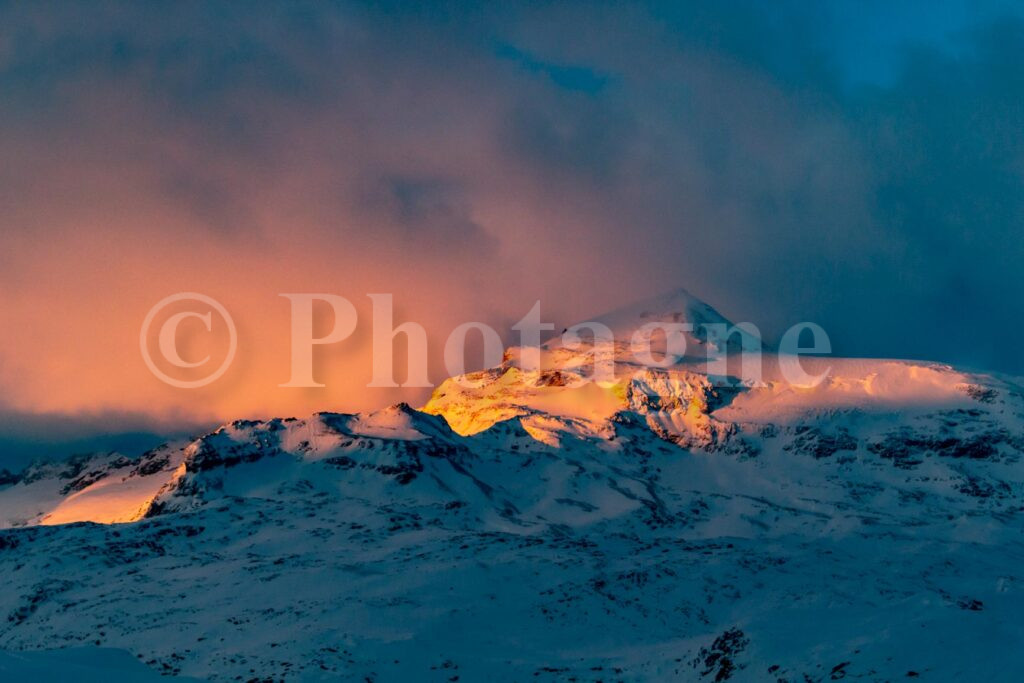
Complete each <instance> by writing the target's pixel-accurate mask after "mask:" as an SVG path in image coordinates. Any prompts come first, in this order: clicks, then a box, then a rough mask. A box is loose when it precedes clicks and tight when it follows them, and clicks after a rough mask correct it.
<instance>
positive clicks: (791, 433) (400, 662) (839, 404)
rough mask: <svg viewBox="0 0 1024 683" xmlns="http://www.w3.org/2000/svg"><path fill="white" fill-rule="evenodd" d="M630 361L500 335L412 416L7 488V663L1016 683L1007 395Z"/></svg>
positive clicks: (283, 434) (953, 377)
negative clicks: (750, 380)
mask: <svg viewBox="0 0 1024 683" xmlns="http://www.w3.org/2000/svg"><path fill="white" fill-rule="evenodd" d="M669 299H670V300H671V302H672V303H670V304H669V305H667V306H659V307H652V306H649V305H646V304H645V305H644V306H643V308H644V310H647V309H651V310H653V311H655V312H654V313H653V314H652V315H653V316H654V317H658V316H664V315H669V316H670V317H673V318H674V316H675V314H676V313H680V312H681V311H679V310H676V309H679V308H680V306H679V305H678V302H679V301H680V300H682V299H681V295H679V294H678V293H677V294H673V295H671V296H670V297H669ZM684 301H685V303H686V306H687V307H686V308H684V309H683V310H682V313H683V314H684V316H689V315H693V312H694V311H696V312H698V313H699V314H700V315H703V316H706V319H715V320H717V318H714V316H717V313H715V314H714V316H713V315H712V313H713V309H710V307H707V309H706V310H705V309H704V308H701V307H700V305H699V302H697V303H694V301H695V300H694V301H691V300H690V299H685V300H684ZM635 311H636V307H633V308H631V309H629V312H627V313H625V314H620V313H616V314H614V315H611V316H609V317H608V318H607V319H608V320H609V321H610V322H611V323H614V324H615V325H619V324H620V321H622V320H625V322H621V324H622V325H631V324H635V323H636V318H637V317H638V316H637V315H635ZM709 311H711V312H709ZM640 317H641V318H642V316H640ZM650 317H651V316H647V318H650ZM718 317H720V316H718ZM723 320H724V319H723ZM625 351H627V349H622V348H619V349H617V350H616V380H615V381H614V382H611V383H605V384H604V385H598V384H595V383H587V384H584V385H583V386H581V387H575V388H574V387H573V385H574V383H575V380H577V379H579V377H580V376H581V375H582V374H584V373H585V363H584V360H585V359H584V357H585V355H586V354H582V353H579V351H578V350H573V351H570V350H568V349H561V348H559V347H557V346H554V345H551V346H548V348H547V349H546V350H545V364H544V365H542V368H543V369H541V370H525V369H523V368H522V367H521V366H520V364H519V362H518V359H519V358H520V357H521V356H520V355H519V351H518V350H516V349H510V350H509V352H508V353H506V356H505V362H504V363H503V364H502V366H501V367H498V368H493V369H490V370H486V371H483V372H480V373H472V374H471V375H469V376H467V377H466V378H463V379H464V380H469V382H468V383H467V382H465V381H463V382H460V381H458V380H456V379H453V380H449V381H448V382H446V383H444V384H443V385H442V386H440V387H438V389H437V391H436V392H435V393H434V396H433V397H432V398H431V400H430V401H429V402H428V403H427V404H426V405H425V406H423V408H422V410H416V409H413V408H411V407H409V406H407V405H404V404H400V405H397V406H392V407H390V408H386V409H384V410H380V411H374V412H369V413H364V414H357V415H347V414H337V413H319V414H316V415H313V416H310V417H308V418H305V419H294V418H289V419H275V420H270V421H266V422H262V421H236V422H233V423H230V424H227V425H224V426H223V427H221V428H220V429H218V430H216V431H214V432H212V433H210V434H207V435H204V436H202V437H200V438H198V439H196V440H194V441H192V442H190V443H180V444H168V445H166V446H164V447H161V448H159V449H156V450H155V451H152V452H150V453H147V454H146V455H145V456H143V457H142V458H141V459H138V460H129V459H126V458H121V457H118V456H116V455H109V454H108V455H101V456H95V457H92V458H79V459H76V460H73V461H68V462H65V463H56V464H50V465H37V466H34V467H32V468H29V469H28V470H26V471H25V472H23V473H21V474H20V475H17V476H11V477H7V478H6V479H5V481H6V485H5V486H4V487H3V488H0V521H2V523H3V524H4V525H5V526H6V527H9V528H8V529H7V530H5V531H2V532H0V563H2V567H3V571H4V576H5V578H6V579H7V583H8V590H7V591H5V593H4V595H3V597H2V599H0V613H6V614H7V620H6V623H0V649H3V650H7V651H18V650H35V649H39V648H42V647H49V648H52V647H58V646H80V645H85V644H91V645H98V646H102V647H109V648H119V649H124V650H128V651H129V652H131V653H132V654H133V655H135V656H136V657H138V658H139V659H140V660H141V661H143V662H145V663H146V664H148V665H149V666H150V667H152V668H154V669H156V670H158V671H160V672H163V673H167V674H181V675H188V676H194V677H198V678H204V679H216V680H251V679H257V680H261V679H265V678H273V679H285V680H339V679H340V680H367V679H369V680H379V681H385V680H394V681H401V680H443V681H452V680H483V679H488V680H509V681H519V680H525V679H531V680H587V681H598V680H602V681H606V680H665V679H680V680H709V681H710V680H715V681H724V680H741V681H744V680H766V679H767V680H776V681H778V680H784V681H807V680H811V681H823V680H837V679H839V678H844V677H849V678H860V679H862V680H894V679H901V680H902V679H905V678H908V677H909V678H916V677H920V678H926V679H928V680H960V679H963V678H971V679H985V680H1013V675H1012V672H1013V671H1015V669H1016V668H1019V665H1020V661H1019V660H1020V655H1019V654H1017V653H1018V650H1019V643H1020V641H1021V637H1022V635H1024V628H1022V627H1021V626H1020V620H1019V616H1018V615H1019V612H1020V610H1021V608H1022V607H1024V599H1022V596H1024V578H1022V574H1021V569H1020V567H1021V566H1022V564H1021V560H1022V559H1024V543H1022V531H1024V528H1022V525H1021V520H1020V512H1021V496H1022V493H1024V465H1022V463H1021V455H1022V454H1024V391H1022V390H1021V387H1020V385H1019V384H1018V383H1016V382H1015V381H1014V380H1012V379H1009V378H999V377H995V376H989V375H984V374H976V373H966V372H962V371H959V370H956V369H954V368H950V367H948V366H942V365H937V364H932V363H918V362H912V361H889V360H874V361H871V360H843V359H834V358H829V359H818V360H817V361H811V362H810V363H808V364H806V367H807V368H808V369H809V371H814V369H813V368H814V366H815V364H818V365H819V366H824V365H830V366H831V367H832V369H833V371H832V374H831V376H830V378H829V379H828V380H827V381H826V382H825V383H824V384H822V385H820V386H818V387H815V388H806V389H805V388H798V387H793V386H790V385H788V384H787V383H785V382H784V381H781V380H780V379H779V373H778V371H777V368H774V367H772V366H770V365H769V366H768V367H766V369H765V372H764V376H763V382H762V383H760V384H757V385H749V386H748V385H742V384H735V383H734V384H730V385H729V386H720V383H719V382H715V381H712V380H711V379H710V378H708V377H707V375H706V374H702V373H701V372H700V371H699V366H698V365H697V364H695V363H694V362H693V361H692V360H691V359H683V360H681V361H680V363H678V364H677V365H674V366H672V367H669V368H664V369H650V368H643V367H640V366H638V365H637V364H636V363H634V362H633V361H632V360H631V359H630V358H629V356H628V354H626V353H625ZM722 352H723V353H726V354H728V353H729V350H728V349H727V348H724V349H722ZM70 522H85V523H78V524H71V523H70ZM96 522H100V523H99V524H97V523H96ZM113 522H132V523H125V524H113Z"/></svg>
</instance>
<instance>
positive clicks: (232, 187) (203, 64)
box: [0, 2, 1024, 420]
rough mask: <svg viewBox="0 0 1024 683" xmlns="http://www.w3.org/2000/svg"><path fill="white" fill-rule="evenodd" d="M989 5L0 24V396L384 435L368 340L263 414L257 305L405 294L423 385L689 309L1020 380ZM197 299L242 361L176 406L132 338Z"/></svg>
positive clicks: (410, 9) (334, 8)
mask: <svg viewBox="0 0 1024 683" xmlns="http://www.w3.org/2000/svg"><path fill="white" fill-rule="evenodd" d="M958 7H959V6H958ZM1002 12H1003V10H1002V9H1000V8H996V7H995V6H992V7H984V8H981V9H974V8H973V6H971V5H966V4H965V5H963V7H960V8H959V9H957V11H956V12H953V11H950V12H946V13H941V15H935V14H934V13H932V12H931V9H930V7H929V6H925V5H922V6H921V7H918V8H916V9H915V8H914V7H910V8H909V9H906V10H905V11H900V12H895V13H893V12H891V11H890V10H888V9H886V8H884V7H881V6H877V7H875V6H870V7H869V6H863V5H862V4H860V3H857V4H850V5H845V4H842V3H840V4H836V5H831V6H817V5H816V6H813V7H812V6H808V5H807V4H806V3H773V4H772V5H771V6H767V5H764V4H763V3H753V2H752V3H740V4H733V5H730V6H728V7H727V6H718V5H714V4H711V5H709V4H708V3H648V4H645V5H642V6H641V5H634V6H629V7H625V6H620V5H598V6H595V5H593V4H592V3H586V4H576V3H559V4H557V5H536V6H518V7H511V6H503V7H499V6H490V7H473V8H471V7H466V6H463V5H460V4H457V3H435V4H421V5H416V6H410V5H408V4H406V3H378V4H374V5H372V6H363V5H354V4H353V5H349V4H344V3H343V4H340V5H331V6H326V5H322V4H304V3H283V4H277V5H261V6H260V7H259V8H258V9H254V8H244V9H243V8H239V7H237V6H234V5H231V4H220V3H210V4H204V5H188V6H184V7H174V8H170V7H167V8H163V7H160V6H156V5H121V4H113V3H112V4H109V5H108V4H101V5H97V6H94V7H91V8H89V9H86V8H84V7H80V6H75V5H66V4H53V5H43V4H35V5H31V6H25V5H22V6H13V5H7V6H4V8H3V9H0V27H2V28H0V114H2V117H0V154H2V155H3V157H4V159H5V160H9V163H7V164H4V165H3V167H2V168H0V213H2V215H3V217H4V218H3V222H2V224H0V230H2V231H3V236H4V238H5V245H6V248H5V250H3V251H2V252H0V315H2V317H3V320H2V322H3V324H4V329H5V331H6V337H5V340H4V342H3V344H2V345H0V359H2V361H3V365H2V367H0V386H2V387H3V389H4V390H5V392H7V394H8V395H9V397H10V402H11V405H12V406H14V407H15V409H17V410H19V411H23V412H27V413H31V412H47V411H49V412H58V413H74V412H76V411H80V410H82V409H83V408H88V409H91V410H100V411H118V410H126V409H131V408H133V407H134V406H137V405H140V404H142V405H146V406H147V411H151V412H152V413H153V414H154V415H159V414H163V413H168V414H178V413H176V412H175V411H178V412H180V411H185V412H186V413H188V414H190V415H191V416H192V417H193V418H195V419H199V418H202V419H203V420H205V419H207V418H210V419H212V418H217V419H229V418H233V417H239V416H242V415H246V416H248V415H250V414H254V413H259V414H268V413H289V414H301V413H303V412H311V411H312V410H318V409H324V408H344V409H356V408H364V407H375V406H377V405H379V404H380V403H382V402H383V401H384V398H385V397H382V396H378V395H376V394H374V392H369V391H367V390H366V388H365V383H366V382H365V381H364V380H363V379H362V375H361V374H360V373H361V372H362V371H363V370H365V368H366V366H367V365H368V359H367V358H366V357H365V355H360V354H365V353H366V350H367V349H368V345H367V344H366V343H365V339H364V338H363V337H359V338H357V339H353V340H352V342H351V343H350V344H348V345H345V346H344V347H343V348H341V347H339V349H338V350H337V353H336V354H334V355H330V356H329V358H328V359H327V361H325V362H326V363H327V367H325V373H326V374H327V375H328V376H330V377H332V378H334V380H335V381H334V382H333V383H332V385H331V387H330V388H329V389H328V390H325V391H322V392H319V393H312V394H309V395H307V394H303V395H301V396H296V395H295V394H291V393H288V392H287V391H285V390H280V389H277V387H276V385H277V384H278V383H279V382H281V381H283V379H278V378H283V377H284V376H285V375H286V373H287V368H285V367H283V366H284V364H285V363H286V362H287V348H286V344H287V337H286V334H285V333H284V330H286V329H287V307H286V306H284V305H281V301H278V297H277V294H278V293H280V292H288V291H329V292H335V293H339V294H343V295H346V296H349V297H350V298H352V299H353V301H360V302H361V301H362V300H363V299H365V296H364V295H365V294H366V293H368V292H380V291H390V292H392V293H394V294H395V299H396V302H398V304H399V306H400V307H401V311H400V316H402V317H405V318H408V319H414V320H416V321H418V322H422V323H423V324H424V325H425V326H427V327H428V329H429V330H430V332H431V337H432V341H433V342H435V343H434V344H433V346H434V347H437V348H438V350H437V352H436V353H435V354H434V355H433V356H432V362H433V366H434V376H435V377H437V378H438V379H440V377H441V375H442V374H443V368H442V367H441V366H440V364H439V356H440V350H439V347H440V346H441V345H443V340H444V337H445V335H446V334H447V332H448V331H449V330H450V329H452V328H453V327H454V326H455V325H456V324H458V323H460V322H464V321H467V320H481V319H484V320H486V321H487V322H490V323H491V324H494V325H496V326H501V325H505V324H506V323H508V322H510V321H515V320H517V319H518V318H519V317H520V316H521V315H522V314H523V313H524V312H525V311H526V310H528V308H529V306H530V305H531V304H532V302H533V301H536V300H537V299H541V300H542V302H543V303H544V307H545V311H546V312H548V314H550V316H551V318H552V319H555V320H556V321H557V322H569V321H572V320H574V319H578V318H581V317H584V316H586V315H590V314H593V313H597V312H600V311H603V310H607V309H610V308H614V307H616V306H618V305H620V304H623V303H626V302H628V301H630V300H632V299H636V298H640V297H644V296H647V295H650V294H652V293H654V292H657V291H659V290H668V289H671V288H674V287H677V286H680V285H682V286H686V287H688V288H689V289H691V290H692V291H694V292H695V293H698V294H700V295H702V296H704V297H705V298H707V299H708V300H709V301H710V302H711V303H712V304H714V305H715V306H716V307H717V308H719V309H720V310H722V311H723V312H724V313H726V314H728V315H729V316H730V317H731V318H733V319H739V320H751V321H753V322H755V323H757V324H759V325H761V327H762V329H765V330H766V331H768V332H769V333H773V332H774V333H778V332H780V331H781V330H782V329H785V327H787V326H788V325H790V324H791V323H793V322H796V321H799V320H814V321H816V322H819V323H820V324H822V325H823V326H824V327H825V328H826V329H827V330H828V331H829V332H830V333H831V335H832V338H833V342H834V345H835V348H836V350H837V351H839V352H841V353H848V354H859V355H866V354H871V355H894V356H917V357H925V358H935V359H941V360H947V361H951V362H961V363H969V364H974V365H979V366H987V367H992V368H995V369H1000V370H1004V371H1008V372H1016V373H1024V360H1021V358H1020V356H1019V354H1018V353H1017V352H1016V350H1015V345H1014V344H1012V343H1010V342H1009V341H1008V340H1012V339H1013V338H1014V335H1017V334H1019V333H1021V332H1024V323H1022V322H1021V320H1022V316H1021V315H1020V313H1021V310H1020V308H1021V307H1020V305H1019V304H1018V303H1016V302H1018V301H1020V300H1021V297H1022V295H1024V281H1022V280H1021V278H1020V277H1019V276H1018V275H1017V264H1018V263H1019V262H1020V260H1021V256H1022V254H1021V250H1022V248H1024V246H1022V245H1024V242H1022V241H1021V240H1020V239H1019V235H1020V229H1021V221H1022V219H1024V192H1022V191H1021V190H1022V189H1024V188H1022V187H1021V183H1022V173H1024V148H1022V144H1024V143H1022V142H1021V138H1020V133H1019V131H1020V130H1021V129H1022V126H1021V123H1022V121H1021V120H1020V117H1021V114H1020V107H1019V102H1020V101H1021V98H1022V95H1024V92H1022V85H1021V84H1022V83H1024V67H1022V66H1021V65H1022V64H1024V59H1021V57H1022V55H1021V54H1020V50H1021V48H1020V46H1021V45H1022V44H1024V41H1022V40H1021V38H1022V35H1021V23H1020V18H1019V16H1016V17H1015V16H1013V15H1007V14H1004V13H1002ZM883 26H884V30H883ZM192 290H198V291H204V292H206V293H208V294H210V295H212V296H215V297H216V298H219V299H222V300H223V301H224V303H225V304H226V305H229V307H230V308H231V310H232V311H237V317H238V318H239V323H240V326H241V328H242V336H243V340H242V341H243V348H242V350H241V351H240V360H239V367H238V368H237V369H233V371H232V373H231V374H230V375H229V376H227V377H226V380H225V382H226V383H225V384H224V386H223V387H221V388H219V389H215V390H211V391H209V392H200V393H199V394H190V395H181V394H179V393H175V392H168V391H165V390H164V389H165V388H164V387H161V386H159V385H158V383H157V384H154V382H155V380H153V378H151V377H150V376H149V375H148V373H147V371H146V369H145V367H144V366H143V365H142V362H141V359H140V358H139V357H138V350H137V338H136V335H137V334H138V325H139V324H140V322H141V319H142V317H143V316H144V314H145V312H146V310H147V309H148V307H149V306H151V305H152V304H153V303H155V302H156V301H157V300H159V299H160V298H162V297H164V296H166V295H167V294H170V293H174V292H176V291H192ZM363 312H365V304H363ZM993 330H999V331H1001V332H1002V334H996V333H995V332H993ZM332 359H333V360H332ZM402 397H403V396H401V395H400V392H399V395H396V396H392V395H388V396H387V397H386V398H387V399H388V400H391V399H397V398H402ZM406 398H409V399H410V400H416V397H412V396H406Z"/></svg>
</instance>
